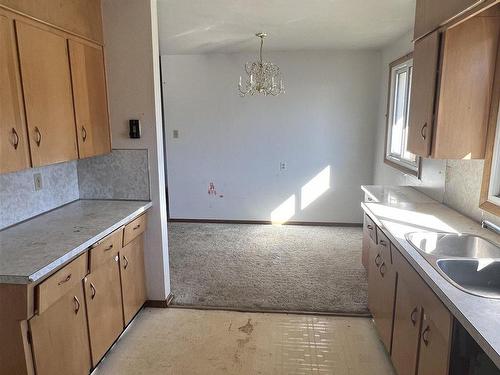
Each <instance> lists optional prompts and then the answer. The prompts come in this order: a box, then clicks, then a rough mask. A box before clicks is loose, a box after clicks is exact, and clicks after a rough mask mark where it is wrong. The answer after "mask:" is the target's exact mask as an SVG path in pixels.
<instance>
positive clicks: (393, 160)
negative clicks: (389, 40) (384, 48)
mask: <svg viewBox="0 0 500 375" xmlns="http://www.w3.org/2000/svg"><path fill="white" fill-rule="evenodd" d="M409 60H413V52H410V53H407V54H406V55H404V56H402V57H400V58H398V59H396V60H394V61H393V62H391V63H390V64H389V84H388V89H387V109H386V114H385V118H386V125H385V141H384V163H385V164H387V165H389V166H391V167H393V168H396V169H398V170H399V171H401V172H403V173H405V174H408V175H411V176H414V177H416V178H418V179H420V176H421V169H422V168H421V167H422V158H421V157H419V156H416V162H415V164H413V163H410V162H407V161H405V160H404V159H402V158H397V157H394V156H392V155H390V152H389V149H388V147H389V136H390V135H391V131H392V128H391V126H392V124H391V123H392V114H391V111H392V110H393V109H394V107H393V101H394V95H393V94H394V93H395V89H394V88H393V83H394V82H393V75H394V74H395V73H394V71H395V69H397V68H398V66H400V65H403V64H405V63H406V62H408V61H409ZM408 78H410V77H408ZM410 98H411V81H410V82H409V84H408V99H410ZM405 111H406V113H407V116H408V113H409V107H408V106H407V107H406V108H405ZM406 131H408V130H406Z"/></svg>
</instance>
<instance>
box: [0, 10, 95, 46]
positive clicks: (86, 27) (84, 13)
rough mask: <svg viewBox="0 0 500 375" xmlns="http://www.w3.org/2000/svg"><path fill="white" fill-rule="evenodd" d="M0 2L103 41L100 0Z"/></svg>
mask: <svg viewBox="0 0 500 375" xmlns="http://www.w3.org/2000/svg"><path fill="white" fill-rule="evenodd" d="M0 6H4V7H6V8H7V9H10V10H13V11H15V12H17V13H19V14H23V15H26V16H29V17H30V18H34V19H37V20H40V21H42V22H44V23H47V24H50V25H53V26H56V27H57V28H59V29H61V30H64V31H67V32H70V33H72V34H75V35H79V36H81V37H83V38H85V39H89V40H92V41H94V42H97V43H99V44H102V43H103V36H102V13H101V1H100V0H71V1H61V0H43V1H41V0H0Z"/></svg>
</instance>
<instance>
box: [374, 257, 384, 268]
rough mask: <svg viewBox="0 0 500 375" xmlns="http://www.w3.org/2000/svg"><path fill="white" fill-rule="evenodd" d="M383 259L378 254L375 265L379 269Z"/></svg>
mask: <svg viewBox="0 0 500 375" xmlns="http://www.w3.org/2000/svg"><path fill="white" fill-rule="evenodd" d="M380 259H382V257H381V256H380V254H377V256H376V257H375V265H376V266H377V267H379V266H380V263H379V260H380Z"/></svg>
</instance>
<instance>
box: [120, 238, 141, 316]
mask: <svg viewBox="0 0 500 375" xmlns="http://www.w3.org/2000/svg"><path fill="white" fill-rule="evenodd" d="M120 275H121V280H122V295H123V316H124V320H125V325H127V324H128V323H130V321H131V320H132V318H133V317H134V315H135V314H136V313H137V311H139V309H140V308H141V307H142V305H144V302H145V301H146V280H145V271H144V236H143V235H142V234H141V235H140V236H138V237H136V238H135V239H134V240H132V241H131V242H130V243H129V244H128V245H126V246H125V247H124V248H123V249H122V250H121V251H120Z"/></svg>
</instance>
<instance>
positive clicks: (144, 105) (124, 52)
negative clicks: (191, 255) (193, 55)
mask: <svg viewBox="0 0 500 375" xmlns="http://www.w3.org/2000/svg"><path fill="white" fill-rule="evenodd" d="M102 7H103V24H104V41H105V44H106V72H107V79H108V90H109V108H110V116H111V132H112V146H113V148H120V149H147V150H148V153H149V172H150V184H151V200H152V202H153V207H152V209H151V211H150V213H149V216H148V218H149V222H148V230H147V232H146V236H145V258H146V271H147V272H146V275H147V285H148V298H149V299H152V300H165V298H166V297H167V296H168V294H169V293H170V279H169V265H168V244H167V225H166V197H165V175H164V161H163V133H162V118H161V116H162V115H161V95H160V77H159V52H158V31H157V14H156V0H103V1H102ZM135 118H138V119H140V120H141V123H142V138H141V139H130V138H129V137H128V120H129V119H135Z"/></svg>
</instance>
